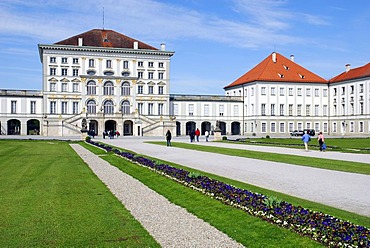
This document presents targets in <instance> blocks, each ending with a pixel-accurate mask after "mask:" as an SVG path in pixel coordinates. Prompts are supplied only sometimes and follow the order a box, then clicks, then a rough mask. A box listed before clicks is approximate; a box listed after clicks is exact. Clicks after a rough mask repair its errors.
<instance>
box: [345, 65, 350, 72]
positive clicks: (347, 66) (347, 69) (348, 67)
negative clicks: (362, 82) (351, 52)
mask: <svg viewBox="0 0 370 248" xmlns="http://www.w3.org/2000/svg"><path fill="white" fill-rule="evenodd" d="M349 70H351V64H346V72H349Z"/></svg>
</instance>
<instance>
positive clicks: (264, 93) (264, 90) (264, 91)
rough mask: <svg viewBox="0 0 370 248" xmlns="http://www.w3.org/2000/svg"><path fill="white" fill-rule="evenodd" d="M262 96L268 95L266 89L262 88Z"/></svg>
mask: <svg viewBox="0 0 370 248" xmlns="http://www.w3.org/2000/svg"><path fill="white" fill-rule="evenodd" d="M261 95H266V87H262V88H261Z"/></svg>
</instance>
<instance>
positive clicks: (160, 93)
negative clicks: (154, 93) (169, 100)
mask: <svg viewBox="0 0 370 248" xmlns="http://www.w3.org/2000/svg"><path fill="white" fill-rule="evenodd" d="M158 94H159V95H163V94H164V87H163V86H158Z"/></svg>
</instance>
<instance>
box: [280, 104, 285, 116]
mask: <svg viewBox="0 0 370 248" xmlns="http://www.w3.org/2000/svg"><path fill="white" fill-rule="evenodd" d="M280 115H281V116H284V115H285V109H284V104H280Z"/></svg>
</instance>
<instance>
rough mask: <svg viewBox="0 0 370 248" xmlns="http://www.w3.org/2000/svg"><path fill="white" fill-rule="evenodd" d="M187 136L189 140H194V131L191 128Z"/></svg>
mask: <svg viewBox="0 0 370 248" xmlns="http://www.w3.org/2000/svg"><path fill="white" fill-rule="evenodd" d="M189 136H190V142H194V136H195V132H194V130H191V131H190V132H189Z"/></svg>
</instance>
